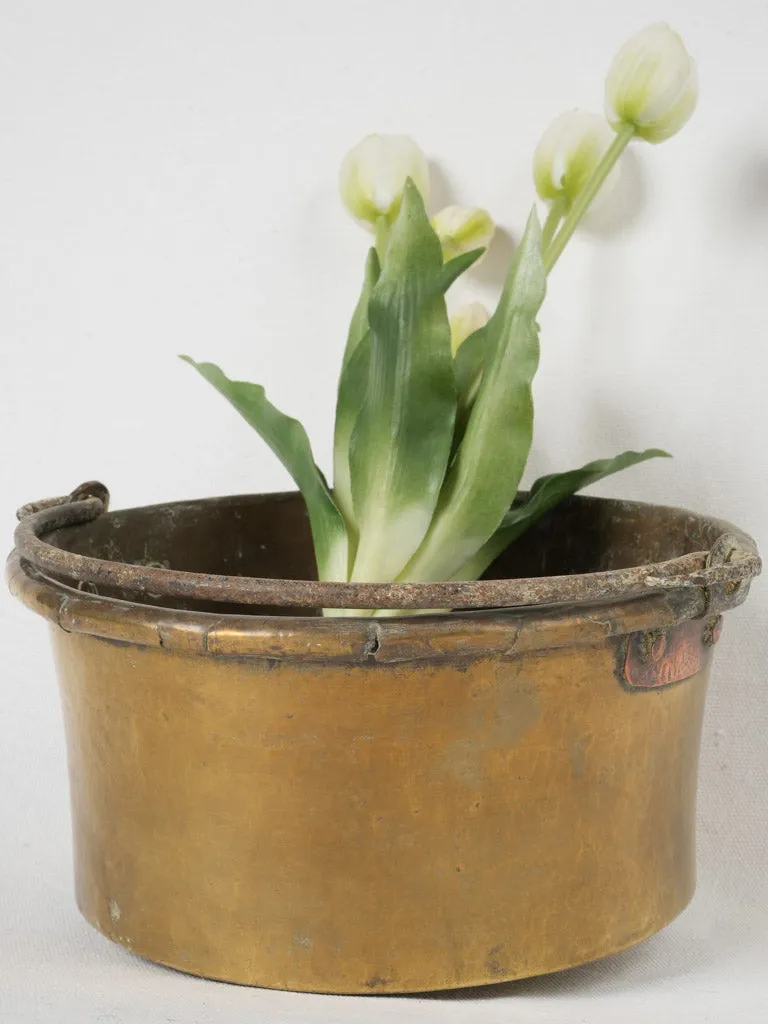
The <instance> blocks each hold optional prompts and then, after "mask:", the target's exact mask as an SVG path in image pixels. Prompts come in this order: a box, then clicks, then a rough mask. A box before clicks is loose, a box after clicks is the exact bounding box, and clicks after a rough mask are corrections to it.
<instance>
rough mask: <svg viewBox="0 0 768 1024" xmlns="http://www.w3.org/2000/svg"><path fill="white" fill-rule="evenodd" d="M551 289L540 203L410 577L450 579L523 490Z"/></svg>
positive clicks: (492, 325)
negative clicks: (542, 314) (542, 316)
mask: <svg viewBox="0 0 768 1024" xmlns="http://www.w3.org/2000/svg"><path fill="white" fill-rule="evenodd" d="M545 291H546V274H545V271H544V264H543V262H542V258H541V232H540V229H539V222H538V219H537V217H536V212H535V210H533V211H532V212H531V216H530V217H529V219H528V225H527V227H526V230H525V234H524V236H523V240H522V242H521V243H520V247H519V248H518V250H517V253H516V254H515V258H514V260H513V261H512V265H511V267H510V269H509V274H508V276H507V281H506V283H505V285H504V291H503V293H502V296H501V299H500V301H499V305H498V308H497V309H496V312H495V313H494V314H493V316H492V317H491V319H490V320H489V321H488V323H487V324H486V326H485V329H484V330H485V357H486V358H485V370H484V372H483V377H482V381H481V383H480V387H479V389H478V392H477V397H476V399H475V401H474V403H473V405H472V409H471V412H470V414H469V419H468V421H467V426H466V430H465V432H464V436H463V438H462V440H461V443H460V445H459V447H458V449H457V451H456V455H455V458H454V460H453V462H452V464H451V467H450V469H449V471H448V474H447V476H446V480H445V484H444V486H443V488H442V491H441V494H440V501H439V505H438V508H437V511H436V513H435V516H434V519H433V522H432V525H431V526H430V529H429V532H428V534H427V536H426V538H425V540H424V542H423V543H422V545H421V546H420V548H419V550H418V551H417V552H416V554H415V556H414V558H413V559H412V560H411V562H410V563H409V564H408V565H407V566H406V568H405V570H404V571H403V573H402V574H401V577H400V578H401V579H403V580H425V579H429V580H438V579H450V578H451V577H452V576H453V574H454V573H455V572H456V571H457V570H458V569H459V568H460V567H461V566H462V565H463V564H464V562H466V561H467V560H468V559H469V558H470V557H471V556H472V555H473V554H474V553H475V552H476V551H477V549H478V548H479V547H481V546H482V545H483V544H485V542H486V541H487V540H488V539H489V538H490V536H491V535H492V534H493V533H494V531H495V530H496V529H497V528H498V526H499V524H500V523H501V520H502V519H503V517H504V513H505V512H506V511H507V509H508V508H509V506H510V504H511V503H512V501H513V499H514V497H515V494H516V493H517V488H518V485H519V483H520V478H521V477H522V475H523V470H524V468H525V463H526V460H527V459H528V452H529V450H530V446H531V439H532V435H533V398H532V395H531V382H532V380H533V376H534V374H535V373H536V368H537V366H538V362H539V337H538V327H537V325H536V313H537V312H538V310H539V307H540V306H541V303H542V302H543V300H544V294H545ZM468 340H469V339H468ZM466 343H467V342H465V343H464V344H466ZM463 347H464V346H463V345H462V346H461V348H463ZM461 348H460V349H459V352H460V351H461Z"/></svg>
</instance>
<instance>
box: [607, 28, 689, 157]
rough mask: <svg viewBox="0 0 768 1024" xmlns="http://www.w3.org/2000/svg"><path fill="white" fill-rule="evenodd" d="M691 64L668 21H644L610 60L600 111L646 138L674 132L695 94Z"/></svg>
mask: <svg viewBox="0 0 768 1024" xmlns="http://www.w3.org/2000/svg"><path fill="white" fill-rule="evenodd" d="M698 92H699V89H698V80H697V77H696V64H695V62H694V61H693V59H692V58H691V56H690V54H689V53H688V51H687V50H686V48H685V45H684V44H683V41H682V39H681V38H680V36H679V35H678V34H677V32H674V31H673V30H672V29H671V28H670V27H669V25H666V24H664V23H659V24H656V25H649V26H648V28H644V29H643V30H642V31H641V32H638V33H637V35H635V36H632V38H631V39H629V40H628V41H627V42H626V43H625V44H624V45H623V46H622V48H621V49H620V50H619V52H618V53H617V54H616V56H615V57H614V59H613V64H611V67H610V70H609V72H608V77H607V79H606V83H605V110H606V116H607V118H608V120H609V121H610V122H611V124H612V125H613V126H614V128H616V129H617V130H619V129H620V128H621V127H622V126H623V125H632V126H633V127H634V129H635V134H636V135H637V136H639V137H640V138H641V139H645V140H646V141H647V142H663V141H664V140H665V139H668V138H670V136H672V135H674V134H675V133H676V132H679V131H680V129H681V128H682V127H683V125H684V124H685V123H686V121H687V120H688V118H689V117H690V116H691V114H692V113H693V111H694V109H695V107H696V100H697V99H698Z"/></svg>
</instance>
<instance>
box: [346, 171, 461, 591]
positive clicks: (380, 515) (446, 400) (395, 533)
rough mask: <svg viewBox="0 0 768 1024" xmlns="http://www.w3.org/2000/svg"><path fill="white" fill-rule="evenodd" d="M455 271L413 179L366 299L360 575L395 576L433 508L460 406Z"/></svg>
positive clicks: (358, 438)
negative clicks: (450, 294) (450, 291)
mask: <svg viewBox="0 0 768 1024" xmlns="http://www.w3.org/2000/svg"><path fill="white" fill-rule="evenodd" d="M457 266H458V265H457ZM462 266H463V264H462ZM454 269H455V268H453V267H452V269H451V270H450V271H449V272H448V274H447V276H446V271H445V268H444V267H443V255H442V248H441V246H440V241H439V239H438V237H437V235H436V234H435V232H434V231H433V229H432V227H431V225H430V223H429V218H428V217H427V214H426V212H425V210H424V203H423V201H422V198H421V196H420V194H419V191H418V189H417V188H416V186H415V185H414V184H413V182H411V181H409V182H408V183H407V184H406V187H405V191H404V194H403V201H402V205H401V208H400V212H399V214H398V217H397V220H396V221H395V224H394V227H393V229H392V234H391V236H390V239H389V244H388V247H387V252H386V256H385V258H384V262H383V265H382V268H381V276H380V277H379V280H378V282H377V284H376V286H375V288H374V289H373V293H372V295H371V299H370V302H369V304H368V320H369V324H370V334H369V337H368V339H367V340H366V341H365V342H364V344H366V345H369V346H370V357H369V362H368V366H367V380H366V386H365V390H364V393H363V395H362V403H361V407H360V411H359V414H358V416H357V419H356V422H355V425H354V428H353V431H352V436H351V441H350V470H351V489H352V499H353V506H354V515H355V521H356V523H357V526H358V529H359V545H358V549H357V555H356V558H355V564H354V568H353V573H352V579H354V580H371V581H374V580H392V579H394V578H395V577H396V576H397V574H398V572H399V571H400V570H401V569H402V568H403V566H404V565H405V563H406V562H407V561H408V559H409V558H410V557H411V555H412V554H413V552H414V551H415V550H416V548H417V547H418V546H419V544H420V542H421V540H422V539H423V537H424V535H425V533H426V531H427V529H428V527H429V523H430V520H431V518H432V513H433V512H434V509H435V505H436V502H437V497H438V494H439V492H440V486H441V484H442V482H443V478H444V476H445V470H446V466H447V463H448V457H449V455H450V449H451V439H452V436H453V423H454V417H455V413H456V390H455V385H454V379H453V366H452V358H451V339H450V327H449V325H448V314H447V312H446V307H445V299H444V296H443V290H444V287H446V285H445V281H446V280H447V279H449V278H450V277H451V274H453V270H454Z"/></svg>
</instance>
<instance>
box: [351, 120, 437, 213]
mask: <svg viewBox="0 0 768 1024" xmlns="http://www.w3.org/2000/svg"><path fill="white" fill-rule="evenodd" d="M408 178H410V179H411V180H412V181H413V183H414V185H415V186H416V187H417V188H418V190H419V192H420V193H421V196H422V198H423V199H424V201H425V202H426V201H427V198H428V195H429V166H428V164H427V158H426V157H425V156H424V154H423V153H422V151H421V150H420V149H419V147H418V146H417V145H416V143H415V142H414V141H413V139H411V138H409V137H408V136H407V135H367V136H366V137H365V138H364V139H363V140H362V142H359V143H358V144H357V145H356V146H355V147H354V149H351V150H350V151H349V153H347V155H346V156H345V157H344V160H343V161H342V164H341V169H340V171H339V187H340V191H341V198H342V200H343V202H344V205H345V206H346V208H347V209H348V210H349V212H350V213H351V214H352V216H353V217H354V218H355V219H356V220H357V221H359V222H360V223H361V224H362V225H363V226H364V227H365V228H367V229H368V230H369V231H374V232H375V231H376V230H377V226H378V225H379V222H380V221H381V220H382V218H383V219H384V220H385V221H386V223H387V224H388V225H390V226H391V225H392V224H393V223H394V222H395V218H396V217H397V214H398V212H399V210H400V203H401V201H402V198H403V189H404V188H405V183H406V181H407V179H408Z"/></svg>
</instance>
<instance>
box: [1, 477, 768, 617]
mask: <svg viewBox="0 0 768 1024" xmlns="http://www.w3.org/2000/svg"><path fill="white" fill-rule="evenodd" d="M108 493H109V492H108V491H107V489H106V487H104V485H103V484H100V483H98V482H91V483H87V484H82V485H81V486H80V487H78V488H77V489H76V490H75V491H74V492H73V493H72V494H71V495H70V496H69V497H67V498H49V499H46V500H44V501H42V502H35V503H32V504H30V505H25V506H23V507H22V508H21V509H19V511H18V513H17V516H18V518H19V519H20V525H19V527H18V528H17V530H16V534H15V538H14V539H15V543H16V549H17V551H18V552H19V554H20V555H21V556H22V558H24V559H26V560H27V561H28V562H29V563H30V564H32V565H34V566H36V567H37V568H38V569H41V570H43V571H45V572H49V573H53V574H55V575H58V576H72V577H74V578H76V579H77V580H79V581H82V582H87V583H92V584H95V585H99V584H106V585H108V586H112V587H118V588H120V589H121V590H124V591H130V592H133V593H143V592H145V591H150V592H152V593H154V594H160V595H167V596H168V597H176V598H191V599H200V600H205V599H207V600H211V601H227V602H233V601H234V602H239V603H243V604H262V605H264V604H266V605H275V606H286V607H298V608H319V607H322V608H350V609H355V608H357V609H375V608H385V609H395V610H397V609H414V608H415V609H430V608H438V609H443V608H452V609H471V608H499V607H513V606H520V605H524V606H533V605H544V604H564V603H568V602H574V601H580V600H593V601H600V600H605V599H608V598H611V597H615V596H621V597H625V598H626V597H638V596H640V595H642V594H647V593H649V591H650V590H663V589H676V588H680V587H699V588H708V589H710V590H711V588H713V587H715V586H716V587H719V588H723V589H724V590H725V591H726V592H727V596H729V597H730V596H735V595H736V594H737V593H738V591H739V590H740V588H741V587H742V584H748V582H749V580H750V579H751V578H752V577H753V576H755V575H757V574H758V573H759V572H760V568H761V566H760V559H759V557H758V556H757V552H756V549H755V545H754V542H753V541H752V540H751V538H749V537H747V536H746V535H745V534H743V533H741V532H740V531H736V532H734V531H732V530H731V531H726V532H722V531H721V532H719V533H717V536H716V541H715V542H714V544H713V547H712V549H711V550H704V551H691V552H686V553H684V554H680V555H677V556H675V557H673V558H669V559H665V560H664V561H663V562H659V563H656V564H651V565H644V566H631V567H628V568H626V569H624V568H616V569H611V570H608V571H603V572H590V573H580V574H579V575H578V576H573V575H568V576H558V575H556V576H546V577H537V578H535V579H485V580H480V581H462V582H440V583H335V582H318V581H315V580H307V579H302V580H291V579H283V578H278V579H272V578H263V577H262V578H253V577H242V576H228V575H221V574H218V573H200V572H189V571H180V570H178V569H170V568H163V567H161V566H158V565H152V564H143V565H136V564H124V563H122V562H116V561H112V560H109V559H105V558H94V557H89V556H87V555H85V554H81V553H78V552H76V551H71V550H68V549H67V548H66V547H64V548H62V547H59V546H56V545H51V544H48V543H46V542H45V541H44V540H42V539H41V538H42V537H43V536H44V535H45V534H48V533H51V532H53V531H58V530H61V529H62V528H65V527H68V526H77V525H82V524H85V523H89V522H92V521H93V520H94V519H96V518H98V517H99V516H100V515H101V514H102V513H103V512H104V511H105V510H106V507H107V503H108V500H109V499H108ZM291 497H292V495H280V496H276V498H275V500H279V498H282V499H284V500H285V499H289V500H290V498H291ZM575 500H576V501H577V502H578V501H584V500H585V499H583V498H577V499H575ZM586 500H587V501H589V500H591V499H586ZM183 507H184V503H177V504H176V505H163V506H158V507H157V509H156V514H157V515H158V516H159V517H162V516H169V515H170V516H173V515H174V514H175V513H176V512H177V511H178V512H181V510H182V509H183ZM624 507H625V509H626V510H627V511H628V512H629V513H630V515H631V514H632V513H633V511H634V512H637V511H639V510H641V509H642V506H641V505H639V504H638V503H625V504H624ZM653 514H654V515H655V516H656V518H657V519H658V520H659V527H660V528H662V529H663V528H664V526H665V525H666V523H665V520H671V519H673V518H678V519H679V517H680V515H681V514H682V515H687V514H686V513H681V512H680V510H678V509H664V508H655V509H654V511H653ZM709 524H710V531H711V530H714V531H717V530H718V528H719V527H721V526H723V525H724V524H721V523H718V522H717V521H715V520H711V521H709ZM657 528H658V527H657ZM715 544H716V545H717V547H715ZM733 603H735V602H731V601H726V602H724V604H725V605H726V606H731V605H732V604H733Z"/></svg>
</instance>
